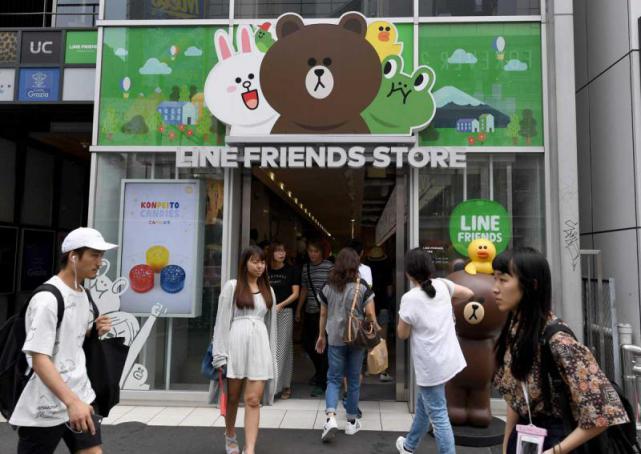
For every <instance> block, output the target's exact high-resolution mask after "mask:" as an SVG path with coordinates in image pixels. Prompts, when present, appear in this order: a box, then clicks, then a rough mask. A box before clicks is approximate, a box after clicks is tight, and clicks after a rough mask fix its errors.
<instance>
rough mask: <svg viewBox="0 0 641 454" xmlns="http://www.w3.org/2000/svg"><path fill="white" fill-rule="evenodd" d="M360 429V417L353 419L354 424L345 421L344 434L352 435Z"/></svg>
mask: <svg viewBox="0 0 641 454" xmlns="http://www.w3.org/2000/svg"><path fill="white" fill-rule="evenodd" d="M359 430H361V420H360V419H358V418H357V419H355V420H354V424H352V423H351V422H349V421H347V422H346V423H345V435H354V434H355V433H356V432H358V431H359Z"/></svg>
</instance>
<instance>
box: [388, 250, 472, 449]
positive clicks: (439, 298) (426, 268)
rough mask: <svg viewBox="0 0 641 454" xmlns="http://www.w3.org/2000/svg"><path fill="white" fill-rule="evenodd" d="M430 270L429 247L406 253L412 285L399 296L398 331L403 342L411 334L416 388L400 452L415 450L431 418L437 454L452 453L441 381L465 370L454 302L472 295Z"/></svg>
mask: <svg viewBox="0 0 641 454" xmlns="http://www.w3.org/2000/svg"><path fill="white" fill-rule="evenodd" d="M433 272H434V265H433V264H432V258H431V256H430V254H429V253H428V252H427V251H425V250H423V249H421V248H416V249H412V250H411V251H409V252H408V253H407V255H406V256H405V275H406V276H407V278H408V279H409V280H410V283H411V287H412V288H411V289H410V290H409V291H408V292H407V293H405V294H404V295H403V297H402V298H401V308H400V310H399V317H400V319H399V321H398V329H397V334H398V338H399V339H402V340H403V339H407V338H408V337H409V338H410V342H411V347H412V350H411V351H412V361H413V362H414V370H415V373H416V383H417V384H418V388H419V390H418V399H417V401H416V416H415V417H414V422H413V423H412V428H411V430H410V432H409V433H408V434H407V436H406V437H398V440H396V448H397V449H398V452H399V454H409V453H412V452H414V451H415V450H416V448H417V447H418V445H419V443H420V442H421V439H422V438H423V436H425V433H426V432H427V429H428V426H429V422H430V421H431V422H432V425H433V426H434V438H435V439H436V445H437V447H438V453H439V454H454V453H455V447H454V434H453V432H452V426H451V424H450V420H449V418H448V415H447V403H446V401H445V383H446V382H447V381H449V380H450V379H451V378H452V377H454V376H455V375H456V374H458V373H459V372H460V371H461V370H463V369H464V368H465V366H466V363H465V358H464V357H463V352H462V351H461V347H460V346H459V343H458V339H457V337H456V331H455V330H454V315H453V311H452V300H461V301H466V300H468V299H470V298H471V297H472V295H473V293H472V291H471V290H470V289H468V288H467V287H462V286H460V285H456V284H454V283H453V282H451V281H448V280H447V279H434V280H432V279H431V277H432V274H433Z"/></svg>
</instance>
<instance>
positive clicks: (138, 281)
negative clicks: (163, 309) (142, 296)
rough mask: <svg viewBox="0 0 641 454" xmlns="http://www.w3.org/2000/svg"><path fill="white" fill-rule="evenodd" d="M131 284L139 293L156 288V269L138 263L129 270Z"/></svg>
mask: <svg viewBox="0 0 641 454" xmlns="http://www.w3.org/2000/svg"><path fill="white" fill-rule="evenodd" d="M129 284H130V285H131V289H132V290H133V291H134V292H137V293H145V292H148V291H149V290H151V289H152V288H154V270H153V269H152V268H151V267H150V266H149V265H136V266H134V267H133V268H132V269H131V270H130V271H129Z"/></svg>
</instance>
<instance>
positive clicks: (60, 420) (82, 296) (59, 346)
mask: <svg viewBox="0 0 641 454" xmlns="http://www.w3.org/2000/svg"><path fill="white" fill-rule="evenodd" d="M47 283H49V284H53V285H55V286H56V287H58V289H59V290H60V292H61V293H62V297H63V299H64V302H65V312H64V315H63V317H62V322H61V323H60V328H59V329H58V332H57V335H56V324H57V322H58V304H57V302H56V298H55V296H53V294H52V293H50V292H40V293H38V294H36V295H35V296H34V297H33V298H32V299H31V302H30V303H29V308H28V309H27V313H26V317H25V329H26V333H27V338H26V341H25V344H24V347H23V349H22V351H24V352H25V354H26V355H27V361H28V363H29V366H30V367H31V354H30V353H31V352H35V353H42V354H45V355H48V356H50V357H51V358H52V360H53V363H54V365H55V366H56V369H58V372H59V373H60V375H61V376H62V379H63V380H64V382H65V383H66V384H67V386H68V387H69V388H70V389H71V391H73V392H74V393H75V394H76V395H77V396H78V398H79V399H80V400H82V401H83V402H85V403H87V404H90V403H92V402H93V401H94V400H95V399H96V394H95V393H94V391H93V389H92V388H91V383H90V382H89V378H88V377H87V368H86V363H85V353H84V351H83V350H82V344H83V342H84V340H85V335H86V333H87V330H88V329H89V328H90V327H91V324H92V323H93V311H92V310H91V305H90V303H89V299H88V298H87V295H86V293H85V292H84V291H83V292H77V291H75V290H74V289H72V288H70V287H68V286H67V285H66V284H65V283H64V282H63V281H62V279H60V278H59V277H57V276H54V277H52V278H51V279H49V280H48V281H47ZM29 370H31V369H28V371H29ZM68 420H69V415H68V414H67V407H65V405H64V404H63V403H62V402H61V401H60V400H59V399H58V398H57V397H56V396H55V395H54V394H53V393H52V392H51V391H50V390H49V388H48V387H47V386H46V385H45V384H44V383H43V382H42V381H41V380H40V378H39V377H38V375H37V374H35V373H34V374H33V375H32V377H31V379H30V380H29V382H28V383H27V385H26V386H25V388H24V390H23V392H22V394H21V395H20V399H19V400H18V403H17V405H16V408H15V410H14V412H13V414H12V415H11V419H10V420H9V422H10V423H11V424H13V425H14V426H24V427H53V426H57V425H60V424H64V423H65V422H67V421H68Z"/></svg>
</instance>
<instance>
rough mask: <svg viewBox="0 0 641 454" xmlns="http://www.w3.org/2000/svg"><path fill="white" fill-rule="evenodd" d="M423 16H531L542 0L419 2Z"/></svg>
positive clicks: (433, 0)
mask: <svg viewBox="0 0 641 454" xmlns="http://www.w3.org/2000/svg"><path fill="white" fill-rule="evenodd" d="M419 12H420V14H421V16H430V17H433V16H529V15H538V14H540V12H541V0H419Z"/></svg>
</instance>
